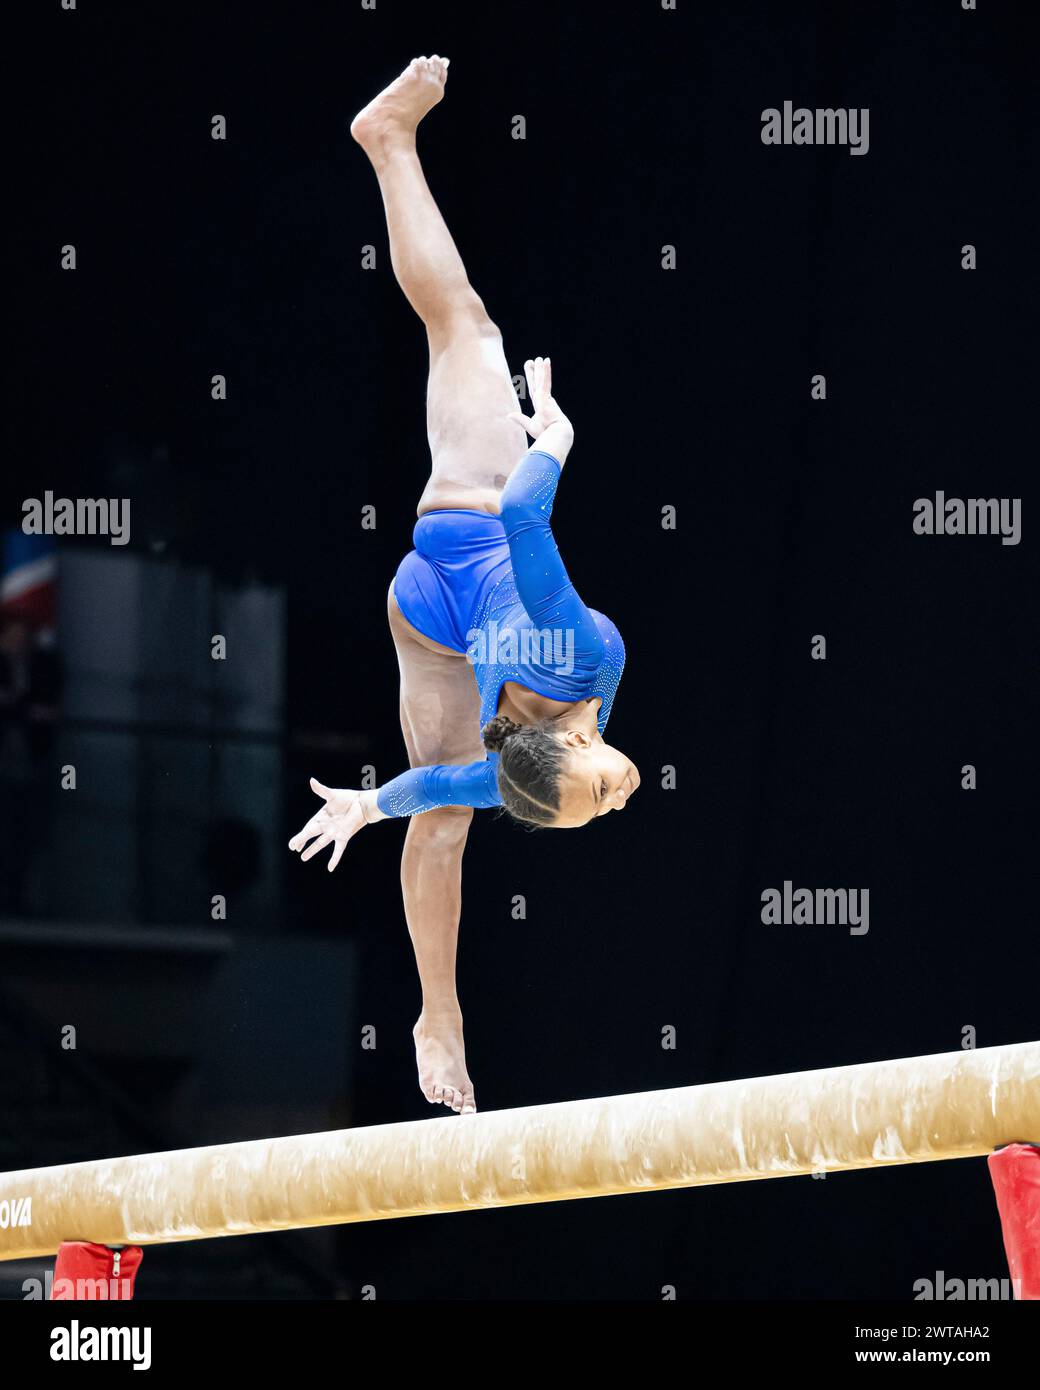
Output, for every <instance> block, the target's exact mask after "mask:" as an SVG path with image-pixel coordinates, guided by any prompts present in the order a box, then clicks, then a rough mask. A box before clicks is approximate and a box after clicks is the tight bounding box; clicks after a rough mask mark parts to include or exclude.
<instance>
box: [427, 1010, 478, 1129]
mask: <svg viewBox="0 0 1040 1390" xmlns="http://www.w3.org/2000/svg"><path fill="white" fill-rule="evenodd" d="M412 1037H413V1038H414V1039H415V1060H416V1062H417V1063H418V1066H419V1088H420V1090H421V1091H422V1093H423V1095H424V1096H425V1097H426V1099H427V1100H428V1101H429V1102H430V1104H431V1105H446V1106H448V1108H449V1109H451V1110H454V1111H455V1112H456V1113H457V1114H460V1115H471V1114H472V1113H473V1112H474V1111H475V1110H476V1108H477V1103H476V1100H475V1099H474V1096H473V1082H472V1081H471V1080H470V1079H469V1072H468V1071H467V1070H466V1047H465V1044H464V1043H463V1041H462V1015H461V1014H460V1013H458V1012H455V1013H452V1014H446V1015H438V1017H437V1018H431V1017H430V1016H429V1015H428V1014H427V1013H426V1010H425V1009H424V1010H423V1012H422V1013H421V1014H420V1015H419V1019H418V1022H417V1023H416V1025H415V1027H414V1028H413V1029H412Z"/></svg>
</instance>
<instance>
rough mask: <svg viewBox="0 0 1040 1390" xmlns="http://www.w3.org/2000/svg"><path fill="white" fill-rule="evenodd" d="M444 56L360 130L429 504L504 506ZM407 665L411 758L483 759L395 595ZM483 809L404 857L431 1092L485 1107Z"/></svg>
mask: <svg viewBox="0 0 1040 1390" xmlns="http://www.w3.org/2000/svg"><path fill="white" fill-rule="evenodd" d="M446 72H447V64H446V60H444V59H440V58H429V59H426V58H420V59H416V60H415V61H413V62H412V63H410V64H409V66H408V68H407V69H406V70H405V71H404V72H403V73H402V74H401V76H400V77H399V78H398V79H397V80H396V81H395V82H393V83H392V84H391V85H390V86H389V87H388V88H387V89H386V90H385V91H384V92H382V93H380V95H379V96H378V97H377V98H376V99H375V101H373V102H371V103H370V104H369V105H368V106H366V107H365V109H364V110H363V111H362V112H361V113H360V115H359V116H357V117H356V119H355V120H354V122H353V125H352V126H351V133H352V134H353V135H354V138H355V139H356V140H357V141H358V142H359V144H361V146H362V148H363V149H364V150H365V153H366V154H367V155H368V157H369V159H370V160H371V162H372V166H373V168H374V169H375V171H376V176H377V177H378V179H379V187H380V191H381V193H382V195H383V204H384V207H385V210H386V222H387V228H388V231H389V236H390V252H391V260H392V263H393V267H394V273H395V275H396V276H397V279H398V282H399V284H400V286H401V289H402V290H403V291H404V294H405V296H406V297H407V299H408V302H409V303H410V304H411V306H412V308H413V309H414V310H415V312H416V313H417V314H418V315H419V317H420V318H421V319H422V321H423V323H424V325H425V327H426V333H427V338H428V341H429V350H430V377H429V387H428V392H427V429H428V434H429V441H430V453H431V458H432V468H431V473H430V478H429V481H428V483H427V485H426V488H425V491H424V492H423V494H422V497H421V499H420V501H419V506H418V513H419V515H422V514H423V512H427V511H432V510H435V509H437V508H444V507H461V508H468V509H473V510H477V511H488V512H492V513H497V512H498V497H499V493H500V492H501V489H502V488H503V487H504V486H505V482H506V479H507V478H508V476H509V474H510V473H511V472H512V470H513V468H515V466H516V465H517V463H519V461H520V459H521V458H522V457H523V455H524V451H525V450H526V448H527V442H526V435H525V433H524V431H523V430H522V429H521V428H520V426H519V425H516V424H513V423H511V422H510V421H509V420H507V418H506V416H507V415H508V413H509V412H510V411H515V410H517V409H518V401H517V396H516V392H515V391H514V389H513V384H512V380H511V378H510V375H509V369H508V367H507V365H506V359H505V354H504V352H503V350H502V338H501V335H500V333H499V331H498V329H497V328H496V327H495V325H494V324H493V323H492V322H491V320H490V318H489V317H488V315H487V312H486V310H485V308H484V305H483V302H482V301H481V299H480V297H479V296H478V295H477V293H476V292H475V291H474V289H473V287H472V286H471V285H470V283H469V278H468V276H467V274H466V269H465V266H464V265H463V263H462V258H461V257H460V255H459V252H458V249H457V248H456V246H455V242H454V241H453V240H452V236H451V233H450V232H449V231H448V228H447V226H446V224H445V222H444V219H443V217H442V216H441V213H440V210H439V209H438V207H437V204H436V203H435V202H434V200H433V196H432V194H431V193H430V190H429V188H428V186H427V183H426V179H425V176H424V174H423V171H422V166H421V165H420V163H419V157H418V154H417V153H416V148H415V131H416V127H417V126H418V123H419V121H420V120H421V119H422V117H423V116H424V115H426V113H427V112H428V111H429V110H430V109H431V108H432V107H433V106H434V105H436V103H437V102H438V101H439V100H440V99H441V96H442V95H443V92H444V82H445V77H446ZM389 617H390V628H391V632H392V634H393V638H394V645H395V647H396V650H397V658H398V664H399V666H400V672H401V726H402V729H403V732H404V737H405V743H406V746H407V748H408V756H409V759H410V761H411V765H412V766H413V767H417V766H423V765H425V764H429V763H468V762H473V761H475V760H477V759H479V758H482V757H483V756H484V749H483V746H482V744H481V742H480V732H479V723H480V702H479V699H478V696H477V689H476V683H475V681H474V679H473V672H472V670H471V668H470V666H469V663H468V662H467V661H466V659H465V657H463V656H461V655H459V654H458V653H455V652H452V651H450V650H449V649H447V648H444V647H440V646H439V645H438V644H437V643H432V642H430V641H429V640H428V639H427V638H425V637H423V636H422V634H420V633H418V632H416V631H415V629H414V628H413V627H412V626H411V624H410V623H408V622H407V620H406V619H405V617H404V615H403V614H402V613H401V611H400V609H399V608H398V606H397V602H396V599H395V598H394V596H393V592H392V591H391V594H390V596H389ZM472 815H473V813H472V811H470V810H468V809H467V808H462V807H448V808H445V809H443V810H438V811H428V812H426V813H425V814H423V815H418V816H415V817H413V819H412V821H411V822H410V824H409V827H408V834H407V838H406V840H405V848H404V853H403V855H402V858H401V887H402V892H403V896H404V905H405V915H406V918H407V921H408V930H409V933H410V935H411V939H412V945H413V948H414V950H415V958H416V964H417V965H418V968H419V976H420V980H421V982H422V991H423V1007H422V1013H421V1015H420V1017H419V1020H418V1022H417V1023H416V1025H415V1044H416V1059H417V1063H418V1069H419V1084H420V1086H421V1088H422V1091H423V1094H424V1095H425V1096H426V1098H427V1100H429V1101H431V1102H434V1103H441V1104H445V1105H448V1106H450V1107H451V1108H452V1109H453V1110H456V1111H468V1110H472V1109H475V1102H474V1093H473V1084H472V1082H471V1081H470V1078H469V1074H468V1072H467V1070H466V1059H465V1048H464V1043H463V1031H462V1013H461V1010H460V1007H459V1001H458V997H457V993H456V988H455V955H456V944H457V939H458V930H459V920H460V914H461V903H462V892H461V874H462V855H463V851H464V849H465V846H466V838H467V833H468V830H469V825H470V821H471V819H472Z"/></svg>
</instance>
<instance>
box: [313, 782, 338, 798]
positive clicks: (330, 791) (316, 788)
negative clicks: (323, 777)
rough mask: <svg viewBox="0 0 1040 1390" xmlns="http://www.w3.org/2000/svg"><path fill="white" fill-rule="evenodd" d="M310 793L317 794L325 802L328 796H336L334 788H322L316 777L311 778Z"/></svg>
mask: <svg viewBox="0 0 1040 1390" xmlns="http://www.w3.org/2000/svg"><path fill="white" fill-rule="evenodd" d="M311 791H312V792H317V794H318V795H319V796H323V797H324V798H325V800H326V801H327V800H328V799H329V797H330V796H335V795H336V791H335V788H334V787H326V786H324V785H323V784H322V783H321V782H319V781H318V779H317V777H312V778H311Z"/></svg>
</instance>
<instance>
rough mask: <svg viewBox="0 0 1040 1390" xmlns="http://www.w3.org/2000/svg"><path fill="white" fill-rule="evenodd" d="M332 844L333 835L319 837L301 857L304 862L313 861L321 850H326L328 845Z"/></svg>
mask: <svg viewBox="0 0 1040 1390" xmlns="http://www.w3.org/2000/svg"><path fill="white" fill-rule="evenodd" d="M331 844H332V836H331V835H319V836H318V838H317V839H316V840H315V841H314V844H313V845H310V846H309V847H308V848H307V849H305V850H304V851H303V853H302V854H301V855H300V858H301V859H302V860H304V862H306V861H307V860H308V859H313V858H314V856H315V855H316V854H317V853H318V851H319V850H320V849H324V848H325V846H326V845H331Z"/></svg>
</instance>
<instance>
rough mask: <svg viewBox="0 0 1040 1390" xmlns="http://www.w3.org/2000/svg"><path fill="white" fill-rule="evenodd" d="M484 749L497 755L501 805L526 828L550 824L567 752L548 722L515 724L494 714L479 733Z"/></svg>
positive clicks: (558, 798)
mask: <svg viewBox="0 0 1040 1390" xmlns="http://www.w3.org/2000/svg"><path fill="white" fill-rule="evenodd" d="M480 736H481V738H482V739H483V740H484V747H485V748H486V749H487V750H488V752H489V753H497V754H498V791H499V795H500V796H501V798H502V805H503V806H504V807H505V809H506V810H507V811H508V812H509V814H510V815H511V816H512V817H513V819H514V820H518V821H522V822H523V823H524V824H525V825H552V823H553V821H554V820H555V819H556V814H557V812H558V811H559V809H560V780H561V776H562V773H563V764H564V762H565V761H566V758H567V750H566V748H565V747H564V746H563V744H562V743H561V742H560V740H559V739H557V738H555V737H554V735H553V722H552V720H551V719H542V720H541V721H540V722H539V723H537V724H517V723H515V722H514V721H513V720H512V719H508V718H507V717H506V716H505V715H504V714H496V715H495V717H494V719H489V720H488V722H487V723H486V724H485V725H484V727H483V729H481V731H480Z"/></svg>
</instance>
